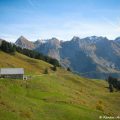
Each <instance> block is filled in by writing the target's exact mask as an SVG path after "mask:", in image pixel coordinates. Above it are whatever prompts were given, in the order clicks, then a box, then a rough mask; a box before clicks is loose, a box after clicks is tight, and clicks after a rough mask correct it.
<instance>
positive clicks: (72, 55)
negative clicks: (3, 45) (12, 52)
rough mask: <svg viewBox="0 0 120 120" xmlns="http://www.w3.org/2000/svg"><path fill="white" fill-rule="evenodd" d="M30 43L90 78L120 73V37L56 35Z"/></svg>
mask: <svg viewBox="0 0 120 120" xmlns="http://www.w3.org/2000/svg"><path fill="white" fill-rule="evenodd" d="M17 43H18V42H17ZM24 46H25V47H28V46H29V45H24ZM30 46H31V47H30ZM30 46H29V48H31V49H35V50H36V51H38V52H40V53H43V54H45V55H48V56H50V57H52V58H56V59H58V60H59V61H60V63H61V65H62V66H63V67H70V68H71V69H72V70H73V71H75V72H77V73H82V75H84V76H86V77H92V78H104V77H105V76H106V75H108V74H109V75H110V74H115V75H119V74H118V73H119V72H120V62H119V61H120V38H117V39H116V40H108V39H107V38H106V37H97V36H91V37H86V38H82V39H81V38H79V37H76V36H75V37H73V38H72V39H71V40H70V41H60V40H58V39H57V38H52V39H48V40H42V41H36V42H34V43H32V44H31V45H30ZM85 73H86V74H85Z"/></svg>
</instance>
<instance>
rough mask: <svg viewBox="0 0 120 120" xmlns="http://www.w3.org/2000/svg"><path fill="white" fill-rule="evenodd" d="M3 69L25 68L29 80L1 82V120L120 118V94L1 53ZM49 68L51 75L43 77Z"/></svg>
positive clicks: (100, 83)
mask: <svg viewBox="0 0 120 120" xmlns="http://www.w3.org/2000/svg"><path fill="white" fill-rule="evenodd" d="M0 67H23V68H25V73H26V74H27V75H31V77H32V78H31V79H29V80H19V79H0V120H99V116H100V115H101V116H102V115H108V116H117V115H120V92H113V93H110V92H109V90H108V88H107V87H108V84H107V82H106V81H103V80H91V79H87V78H83V77H80V76H78V75H75V74H73V73H71V72H68V71H66V70H64V69H62V68H57V71H56V72H53V71H52V70H51V69H50V67H51V65H50V64H48V63H45V62H43V61H40V60H35V59H31V58H28V57H26V56H24V55H21V54H18V53H16V55H15V56H13V55H9V54H6V53H4V52H0ZM46 68H48V69H49V74H43V72H44V70H45V69H46Z"/></svg>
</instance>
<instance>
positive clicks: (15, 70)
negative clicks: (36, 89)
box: [0, 68, 24, 75]
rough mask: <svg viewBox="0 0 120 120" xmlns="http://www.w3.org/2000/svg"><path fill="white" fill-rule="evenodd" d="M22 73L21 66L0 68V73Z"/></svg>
mask: <svg viewBox="0 0 120 120" xmlns="http://www.w3.org/2000/svg"><path fill="white" fill-rule="evenodd" d="M3 74H4V75H8V74H9V75H10V74H24V69H23V68H0V75H3Z"/></svg>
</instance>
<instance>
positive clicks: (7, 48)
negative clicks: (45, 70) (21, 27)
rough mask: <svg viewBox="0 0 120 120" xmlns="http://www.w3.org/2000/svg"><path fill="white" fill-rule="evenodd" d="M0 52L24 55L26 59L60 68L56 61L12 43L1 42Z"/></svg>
mask: <svg viewBox="0 0 120 120" xmlns="http://www.w3.org/2000/svg"><path fill="white" fill-rule="evenodd" d="M0 50H2V51H4V52H6V53H9V54H15V52H16V51H17V52H19V53H21V54H24V55H26V56H28V57H31V58H35V59H39V60H43V61H45V62H48V63H50V64H52V65H54V66H57V67H59V66H60V64H59V62H58V60H56V59H54V58H51V57H48V56H45V55H43V54H41V53H39V52H37V51H34V50H29V49H26V48H21V47H19V46H16V45H15V44H12V43H9V42H6V41H2V43H1V45H0Z"/></svg>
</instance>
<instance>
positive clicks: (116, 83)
mask: <svg viewBox="0 0 120 120" xmlns="http://www.w3.org/2000/svg"><path fill="white" fill-rule="evenodd" d="M107 81H108V84H109V90H110V92H113V91H114V89H116V90H120V80H118V79H117V78H113V77H111V76H109V77H108V80H107Z"/></svg>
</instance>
